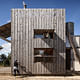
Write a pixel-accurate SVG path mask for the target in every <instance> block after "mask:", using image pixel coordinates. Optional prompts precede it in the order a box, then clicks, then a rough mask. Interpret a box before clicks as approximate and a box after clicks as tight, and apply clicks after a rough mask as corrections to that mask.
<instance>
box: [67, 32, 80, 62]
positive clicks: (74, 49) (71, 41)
mask: <svg viewBox="0 0 80 80" xmlns="http://www.w3.org/2000/svg"><path fill="white" fill-rule="evenodd" d="M67 37H68V40H69V43H70V45H71V47H72V49H73V53H74V56H76V59H77V60H78V61H79V63H80V55H79V53H78V51H77V50H76V47H75V45H74V42H73V40H72V36H71V34H70V32H69V31H67Z"/></svg>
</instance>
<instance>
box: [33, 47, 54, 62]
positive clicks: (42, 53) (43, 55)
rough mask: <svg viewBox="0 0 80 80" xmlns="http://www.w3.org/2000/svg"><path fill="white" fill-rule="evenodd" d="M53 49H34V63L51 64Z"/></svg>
mask: <svg viewBox="0 0 80 80" xmlns="http://www.w3.org/2000/svg"><path fill="white" fill-rule="evenodd" d="M53 51H54V50H53V48H35V49H34V62H53V60H54V58H55V57H54V56H53V54H54V52H53Z"/></svg>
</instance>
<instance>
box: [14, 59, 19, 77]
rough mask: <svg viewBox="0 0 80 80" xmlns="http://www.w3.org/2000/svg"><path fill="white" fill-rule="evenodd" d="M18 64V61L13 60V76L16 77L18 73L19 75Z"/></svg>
mask: <svg viewBox="0 0 80 80" xmlns="http://www.w3.org/2000/svg"><path fill="white" fill-rule="evenodd" d="M18 64H19V63H18V61H17V60H15V61H14V76H16V73H18V75H19V70H18Z"/></svg>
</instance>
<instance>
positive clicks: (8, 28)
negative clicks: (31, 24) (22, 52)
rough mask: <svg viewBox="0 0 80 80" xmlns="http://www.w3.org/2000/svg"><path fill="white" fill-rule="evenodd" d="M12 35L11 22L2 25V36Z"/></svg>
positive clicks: (0, 33) (0, 30)
mask: <svg viewBox="0 0 80 80" xmlns="http://www.w3.org/2000/svg"><path fill="white" fill-rule="evenodd" d="M10 36H11V22H9V23H7V24H4V25H2V26H0V37H4V38H8V37H10Z"/></svg>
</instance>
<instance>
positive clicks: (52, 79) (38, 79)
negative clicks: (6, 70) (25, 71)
mask: <svg viewBox="0 0 80 80" xmlns="http://www.w3.org/2000/svg"><path fill="white" fill-rule="evenodd" d="M0 80H80V76H66V77H63V76H30V77H24V76H17V77H15V76H0Z"/></svg>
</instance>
